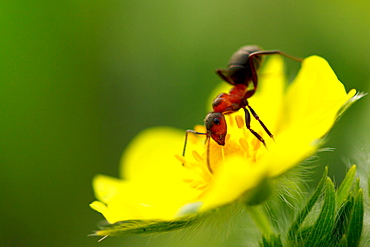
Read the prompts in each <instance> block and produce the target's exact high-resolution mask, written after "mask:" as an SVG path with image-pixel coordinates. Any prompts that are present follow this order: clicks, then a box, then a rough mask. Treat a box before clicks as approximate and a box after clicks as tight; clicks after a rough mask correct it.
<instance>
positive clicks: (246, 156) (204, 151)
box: [177, 113, 273, 190]
mask: <svg viewBox="0 0 370 247" xmlns="http://www.w3.org/2000/svg"><path fill="white" fill-rule="evenodd" d="M225 118H226V121H227V126H228V134H227V136H226V144H225V146H220V145H218V144H217V143H216V142H214V141H213V140H212V139H208V140H206V142H205V137H204V136H195V135H193V134H191V135H190V134H189V143H190V145H188V150H187V156H186V157H177V158H178V159H179V160H180V161H181V162H182V163H183V164H184V179H183V181H184V182H185V183H187V184H188V185H189V186H190V187H191V188H193V189H196V190H206V189H207V186H208V185H209V184H210V183H211V182H212V178H213V176H215V175H216V174H217V172H218V170H219V168H220V167H222V166H227V165H228V160H229V159H230V158H231V157H234V156H240V157H242V158H243V160H245V163H246V165H248V164H249V165H250V164H254V163H256V161H257V160H258V159H259V158H260V157H261V156H263V155H264V154H265V153H266V152H267V148H265V147H264V146H263V145H262V143H261V141H259V140H258V139H257V138H256V137H255V136H254V135H253V134H252V133H251V132H250V131H249V130H248V129H247V128H246V125H245V121H244V119H243V117H242V115H240V114H238V113H234V114H227V115H225ZM253 125H254V126H253V127H254V129H256V132H257V133H258V134H259V135H260V136H262V137H263V138H264V139H265V141H266V142H267V145H269V144H271V143H273V142H272V141H271V140H269V139H271V138H270V137H269V136H268V135H267V134H266V133H265V132H264V131H263V129H262V127H260V126H258V125H259V124H258V122H257V121H254V122H253ZM202 128H203V129H202ZM195 129H196V131H199V132H204V131H205V129H204V127H203V126H201V127H200V126H197V127H196V128H195ZM208 142H210V143H208ZM208 149H209V150H208ZM208 155H209V157H208Z"/></svg>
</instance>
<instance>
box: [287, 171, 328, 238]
mask: <svg viewBox="0 0 370 247" xmlns="http://www.w3.org/2000/svg"><path fill="white" fill-rule="evenodd" d="M327 176H328V168H327V167H326V168H325V171H324V174H323V176H322V178H321V180H320V182H319V184H318V186H317V187H316V190H315V192H314V193H313V195H312V196H311V198H310V200H309V201H308V203H307V204H306V206H305V207H304V208H303V209H302V210H301V211H300V213H299V214H298V216H297V217H296V219H295V221H294V222H293V224H292V226H291V227H290V229H289V231H288V237H289V238H290V239H296V236H297V231H298V229H299V227H300V226H301V224H302V223H303V221H304V219H305V218H306V216H307V215H308V213H309V212H310V211H311V209H312V207H313V206H314V205H315V203H316V201H317V200H318V198H319V197H320V195H321V191H322V189H323V188H324V185H325V184H326V178H327Z"/></svg>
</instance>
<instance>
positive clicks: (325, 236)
mask: <svg viewBox="0 0 370 247" xmlns="http://www.w3.org/2000/svg"><path fill="white" fill-rule="evenodd" d="M334 215H335V191H334V184H333V182H332V181H331V180H330V178H327V179H326V190H325V198H324V204H323V207H322V209H321V212H320V215H319V217H318V219H317V220H316V222H315V224H314V227H313V228H312V231H311V233H310V235H309V237H308V239H307V241H306V245H305V246H322V245H325V244H326V245H327V244H328V243H329V242H330V241H331V237H332V236H331V232H332V229H333V226H334Z"/></svg>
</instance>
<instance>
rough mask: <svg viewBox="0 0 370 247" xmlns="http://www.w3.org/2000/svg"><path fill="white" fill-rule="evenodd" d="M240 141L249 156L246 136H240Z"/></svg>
mask: <svg viewBox="0 0 370 247" xmlns="http://www.w3.org/2000/svg"><path fill="white" fill-rule="evenodd" d="M239 143H240V146H242V148H243V150H244V151H245V152H246V153H247V156H249V147H248V142H247V141H246V140H245V139H244V138H240V139H239Z"/></svg>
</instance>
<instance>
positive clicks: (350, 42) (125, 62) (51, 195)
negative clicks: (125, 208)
mask: <svg viewBox="0 0 370 247" xmlns="http://www.w3.org/2000/svg"><path fill="white" fill-rule="evenodd" d="M369 11H370V3H369V1H350V0H348V1H325V2H324V1H302V0H295V1H288V0H285V1H273V0H261V1H240V0H239V1H237V0H231V1H230V0H229V1H225V0H223V1H220V0H213V1H204V0H189V1H173V0H156V1H154V0H147V1H134V0H123V1H115V0H112V1H96V0H89V1H68V0H67V1H19V0H3V1H2V2H1V4H0V20H1V28H0V32H1V36H0V37H1V38H0V113H1V121H0V133H1V134H0V136H1V138H0V185H1V188H0V191H1V194H0V196H1V199H0V205H1V208H0V209H1V211H0V214H1V215H0V219H1V224H0V246H179V244H178V242H177V241H175V240H173V238H171V237H168V236H160V237H156V238H150V237H126V238H108V239H106V240H104V241H103V242H101V243H97V238H94V237H87V235H88V234H89V233H91V231H92V230H94V229H96V226H97V223H98V222H99V221H100V220H102V216H101V215H99V214H98V213H96V212H94V211H93V210H91V209H90V208H89V206H88V204H89V203H90V202H91V201H93V200H94V195H93V191H92V187H91V180H92V178H93V176H94V175H95V174H98V173H103V174H108V175H112V176H117V175H118V163H119V159H120V156H121V153H122V151H123V150H124V149H125V147H126V146H127V144H128V143H129V141H130V139H131V138H133V137H134V136H135V135H136V134H137V133H138V132H139V131H140V130H143V129H145V128H147V127H150V126H156V125H168V126H175V127H178V128H182V129H189V128H192V126H193V125H194V124H202V121H203V118H204V116H205V113H206V106H205V102H206V100H207V98H208V95H209V92H210V91H211V90H212V89H213V87H214V86H215V85H216V84H217V83H218V82H219V81H220V79H219V78H218V77H217V76H216V74H215V73H214V70H215V69H216V68H219V67H224V66H225V65H226V64H227V62H228V59H229V57H230V55H231V54H232V53H233V52H235V51H236V50H237V49H238V48H239V47H240V46H242V45H246V44H258V45H260V46H262V47H264V48H265V49H281V50H283V51H285V52H287V53H289V54H292V55H295V56H299V57H306V56H308V55H312V54H317V55H321V56H324V57H325V58H326V59H327V60H328V61H329V62H330V64H331V65H332V67H333V68H334V70H335V71H336V73H337V75H338V77H339V78H340V80H341V81H342V82H343V83H344V84H345V86H346V88H347V89H350V88H357V89H358V90H360V91H369V87H368V82H369V70H370V59H369V57H368V56H369V55H370V52H369V50H370V49H369V40H370V28H369V26H370V16H369ZM289 64H292V66H293V67H294V66H296V67H297V65H295V64H294V62H293V63H290V62H289ZM293 72H294V70H293ZM317 90H320V89H319V88H318V89H317ZM369 104H370V101H369V98H368V97H366V98H364V99H362V100H360V101H359V102H358V103H356V104H355V105H354V106H353V107H352V108H351V109H350V111H348V112H347V113H346V114H345V116H344V117H343V118H342V119H341V121H340V122H339V123H338V124H337V125H336V126H335V128H334V129H333V131H332V132H331V134H330V138H329V141H328V143H327V145H326V146H327V147H335V148H336V150H335V151H334V152H326V153H321V154H319V156H320V157H321V159H320V160H319V162H318V164H320V167H319V168H318V170H320V169H321V170H322V167H323V166H324V165H330V167H331V168H330V172H331V174H332V175H333V176H335V180H337V181H340V180H341V179H342V177H343V173H344V171H345V169H346V167H345V163H346V162H347V160H348V159H351V158H352V153H353V151H354V150H360V151H361V150H362V152H365V151H364V150H366V148H367V147H368V142H369V138H370V131H369V130H368V125H369V123H370V118H369V115H368V114H367V113H368V112H369V111H368V109H369ZM302 131H305V130H302ZM188 238H189V239H190V240H189V241H188V242H186V241H184V243H182V245H184V246H188V245H190V243H191V241H192V240H191V237H188ZM169 239H170V240H169ZM194 241H195V243H194V244H193V246H203V245H202V244H199V243H200V242H199V241H198V240H194ZM229 246H231V245H229ZM235 246H244V245H243V244H242V243H239V244H237V245H235Z"/></svg>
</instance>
